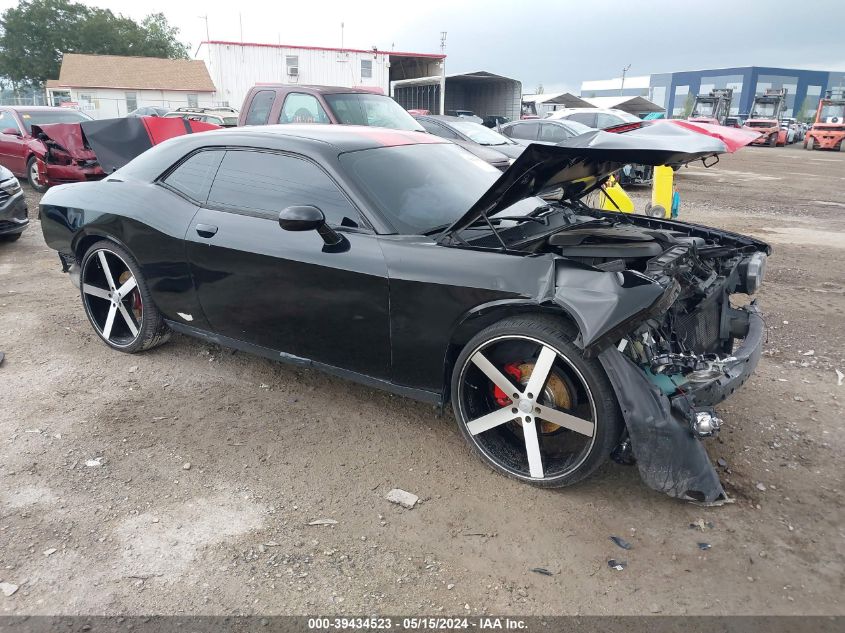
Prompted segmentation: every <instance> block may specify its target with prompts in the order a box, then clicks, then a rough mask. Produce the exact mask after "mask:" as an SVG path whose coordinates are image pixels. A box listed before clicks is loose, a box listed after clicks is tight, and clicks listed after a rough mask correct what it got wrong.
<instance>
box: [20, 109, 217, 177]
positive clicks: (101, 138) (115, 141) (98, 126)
mask: <svg viewBox="0 0 845 633" xmlns="http://www.w3.org/2000/svg"><path fill="white" fill-rule="evenodd" d="M219 129H220V126H219V125H214V124H213V123H204V122H201V121H188V120H185V119H182V118H178V117H174V118H164V117H132V118H125V117H124V118H121V119H102V120H99V121H82V122H80V123H46V124H44V125H33V126H32V135H33V136H35V137H36V138H38V139H39V140H41V142H42V143H44V145H45V147H47V148H48V149H55V147H56V146H58V149H61V150H63V151H65V152H67V154H68V155H69V156H70V158H71V159H73V160H94V159H96V160H97V161H98V162H99V163H100V166H101V167H102V169H103V171H104V172H106V173H107V174H110V173H111V172H113V171H114V170H116V169H119V168H121V167H123V166H124V165H125V164H126V163H128V162H129V161H131V160H132V159H133V158H135V157H136V156H138V155H139V154H141V153H143V152H145V151H146V150H148V149H150V148H151V147H152V146H153V145H157V144H159V143H161V142H162V141H164V140H167V139H169V138H172V137H174V136H181V135H182V134H193V133H194V132H205V131H207V130H219ZM42 158H43V157H42Z"/></svg>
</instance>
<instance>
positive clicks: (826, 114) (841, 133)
mask: <svg viewBox="0 0 845 633" xmlns="http://www.w3.org/2000/svg"><path fill="white" fill-rule="evenodd" d="M804 149H809V150H813V149H838V150H839V151H840V152H845V93H843V92H842V90H841V89H840V90H839V91H838V92H836V93H835V94H834V92H833V91H832V90H828V91H827V92H826V93H825V95H824V99H821V100H819V109H818V110H817V111H816V120H815V121H814V122H813V126H812V127H811V128H810V129H809V130H808V131H807V135H806V136H805V137H804Z"/></svg>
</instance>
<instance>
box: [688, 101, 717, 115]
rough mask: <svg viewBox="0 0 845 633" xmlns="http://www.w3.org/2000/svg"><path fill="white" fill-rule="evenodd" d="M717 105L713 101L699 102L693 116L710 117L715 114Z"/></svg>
mask: <svg viewBox="0 0 845 633" xmlns="http://www.w3.org/2000/svg"><path fill="white" fill-rule="evenodd" d="M715 105H716V104H715V103H713V102H712V101H699V102H698V103H697V104H696V105H695V108H693V111H692V116H709V117H712V116H713V115H714V114H715Z"/></svg>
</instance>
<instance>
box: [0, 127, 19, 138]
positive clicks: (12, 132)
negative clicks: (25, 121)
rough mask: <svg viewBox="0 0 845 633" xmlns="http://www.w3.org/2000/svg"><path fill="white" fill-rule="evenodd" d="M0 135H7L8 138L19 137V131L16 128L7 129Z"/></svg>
mask: <svg viewBox="0 0 845 633" xmlns="http://www.w3.org/2000/svg"><path fill="white" fill-rule="evenodd" d="M0 134H7V135H8V136H20V135H21V131H20V130H19V129H17V128H13V127H7V128H6V129H5V130H3V131H2V132H0Z"/></svg>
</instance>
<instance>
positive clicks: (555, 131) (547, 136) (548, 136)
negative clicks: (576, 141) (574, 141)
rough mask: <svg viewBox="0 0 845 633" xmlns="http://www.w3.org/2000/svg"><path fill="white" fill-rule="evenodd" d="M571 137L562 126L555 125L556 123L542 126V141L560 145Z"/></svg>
mask: <svg viewBox="0 0 845 633" xmlns="http://www.w3.org/2000/svg"><path fill="white" fill-rule="evenodd" d="M569 136H570V135H569V133H568V132H567V131H566V130H565V129H564V128H563V127H562V126H560V125H555V124H554V123H543V124H542V125H541V126H540V140H541V141H549V142H551V143H560V142H561V141H562V140H564V139H567V138H569Z"/></svg>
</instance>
